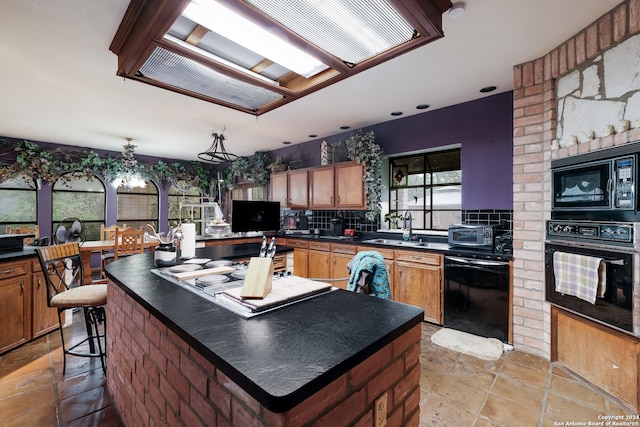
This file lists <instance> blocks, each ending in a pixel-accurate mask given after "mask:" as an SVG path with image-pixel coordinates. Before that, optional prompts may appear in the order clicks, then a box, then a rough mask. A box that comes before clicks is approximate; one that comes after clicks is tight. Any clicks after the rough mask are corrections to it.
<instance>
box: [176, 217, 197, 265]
mask: <svg viewBox="0 0 640 427" xmlns="http://www.w3.org/2000/svg"><path fill="white" fill-rule="evenodd" d="M181 227H182V241H181V242H180V258H193V257H194V256H196V225H195V224H194V223H186V224H182V225H181Z"/></svg>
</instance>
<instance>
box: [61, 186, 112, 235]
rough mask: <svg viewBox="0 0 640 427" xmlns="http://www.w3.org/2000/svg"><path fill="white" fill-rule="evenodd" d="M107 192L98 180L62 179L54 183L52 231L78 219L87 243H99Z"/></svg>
mask: <svg viewBox="0 0 640 427" xmlns="http://www.w3.org/2000/svg"><path fill="white" fill-rule="evenodd" d="M105 205H106V193H105V189H104V184H102V181H100V180H99V179H98V178H93V179H88V178H86V177H82V178H69V177H68V176H62V177H61V178H59V179H58V180H57V181H56V182H55V183H54V184H53V192H52V194H51V214H52V227H51V229H52V230H56V229H57V227H56V225H57V224H58V223H59V222H60V221H62V220H64V219H66V218H78V219H80V220H81V221H82V222H83V223H84V225H85V227H86V229H87V237H86V240H100V237H101V236H100V225H102V224H104V223H105Z"/></svg>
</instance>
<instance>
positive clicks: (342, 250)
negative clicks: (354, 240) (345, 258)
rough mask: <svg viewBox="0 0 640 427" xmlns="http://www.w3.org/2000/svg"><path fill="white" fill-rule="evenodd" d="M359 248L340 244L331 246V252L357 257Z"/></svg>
mask: <svg viewBox="0 0 640 427" xmlns="http://www.w3.org/2000/svg"><path fill="white" fill-rule="evenodd" d="M357 249H358V248H357V247H356V246H354V245H345V244H339V243H332V244H331V252H334V253H338V254H347V255H355V254H356V252H357Z"/></svg>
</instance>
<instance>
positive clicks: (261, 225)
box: [231, 200, 280, 233]
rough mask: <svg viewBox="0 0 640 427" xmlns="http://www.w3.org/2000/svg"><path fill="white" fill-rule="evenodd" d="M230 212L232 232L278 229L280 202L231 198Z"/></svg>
mask: <svg viewBox="0 0 640 427" xmlns="http://www.w3.org/2000/svg"><path fill="white" fill-rule="evenodd" d="M231 213H232V218H231V219H232V220H231V231H233V232H234V233H246V232H249V231H278V230H280V202H260V201H250V200H233V201H232V202H231Z"/></svg>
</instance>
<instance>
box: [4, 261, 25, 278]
mask: <svg viewBox="0 0 640 427" xmlns="http://www.w3.org/2000/svg"><path fill="white" fill-rule="evenodd" d="M30 272H31V269H30V266H29V261H15V262H3V263H1V264H0V280H3V279H8V278H9V277H16V276H21V275H24V274H27V273H30Z"/></svg>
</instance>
